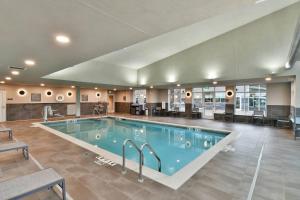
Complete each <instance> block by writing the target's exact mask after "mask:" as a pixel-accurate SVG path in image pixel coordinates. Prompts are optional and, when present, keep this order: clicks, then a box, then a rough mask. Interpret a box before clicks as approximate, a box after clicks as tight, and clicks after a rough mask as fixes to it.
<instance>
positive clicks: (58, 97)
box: [56, 94, 65, 102]
mask: <svg viewBox="0 0 300 200" xmlns="http://www.w3.org/2000/svg"><path fill="white" fill-rule="evenodd" d="M64 100H65V97H64V95H62V94H58V95H56V101H58V102H62V101H64Z"/></svg>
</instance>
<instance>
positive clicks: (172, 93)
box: [168, 89, 185, 112]
mask: <svg viewBox="0 0 300 200" xmlns="http://www.w3.org/2000/svg"><path fill="white" fill-rule="evenodd" d="M168 102H169V110H170V111H180V112H185V89H170V90H169V91H168Z"/></svg>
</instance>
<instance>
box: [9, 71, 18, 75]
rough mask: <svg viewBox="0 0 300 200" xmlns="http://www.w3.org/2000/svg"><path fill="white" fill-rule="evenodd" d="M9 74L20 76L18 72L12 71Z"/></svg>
mask: <svg viewBox="0 0 300 200" xmlns="http://www.w3.org/2000/svg"><path fill="white" fill-rule="evenodd" d="M11 74H12V75H19V74H20V72H19V71H16V70H14V71H11Z"/></svg>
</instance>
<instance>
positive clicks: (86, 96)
mask: <svg viewBox="0 0 300 200" xmlns="http://www.w3.org/2000/svg"><path fill="white" fill-rule="evenodd" d="M81 101H89V95H87V94H82V95H81Z"/></svg>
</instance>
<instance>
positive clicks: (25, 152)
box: [23, 147, 29, 160]
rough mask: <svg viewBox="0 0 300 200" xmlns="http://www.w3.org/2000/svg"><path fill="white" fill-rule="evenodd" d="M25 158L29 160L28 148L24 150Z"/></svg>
mask: <svg viewBox="0 0 300 200" xmlns="http://www.w3.org/2000/svg"><path fill="white" fill-rule="evenodd" d="M23 156H24V158H25V159H26V160H28V159H29V152H28V147H25V148H23Z"/></svg>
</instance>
